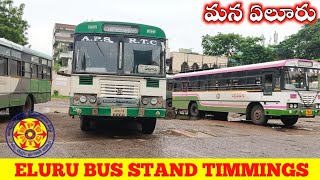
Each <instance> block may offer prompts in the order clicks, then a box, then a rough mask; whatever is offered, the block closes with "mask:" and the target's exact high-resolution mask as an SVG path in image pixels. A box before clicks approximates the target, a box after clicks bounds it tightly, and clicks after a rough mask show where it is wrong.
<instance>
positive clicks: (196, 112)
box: [188, 102, 205, 118]
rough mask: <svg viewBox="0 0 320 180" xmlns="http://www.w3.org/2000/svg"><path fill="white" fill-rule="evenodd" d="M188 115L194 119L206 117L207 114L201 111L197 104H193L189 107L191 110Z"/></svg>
mask: <svg viewBox="0 0 320 180" xmlns="http://www.w3.org/2000/svg"><path fill="white" fill-rule="evenodd" d="M188 114H189V116H193V117H201V118H203V117H205V112H203V111H200V110H199V109H198V104H197V103H196V102H191V103H190V105H189V109H188Z"/></svg>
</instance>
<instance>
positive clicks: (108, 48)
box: [75, 35, 119, 74]
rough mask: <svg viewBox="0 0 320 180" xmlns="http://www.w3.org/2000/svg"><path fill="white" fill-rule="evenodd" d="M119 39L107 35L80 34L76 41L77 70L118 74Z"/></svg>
mask: <svg viewBox="0 0 320 180" xmlns="http://www.w3.org/2000/svg"><path fill="white" fill-rule="evenodd" d="M118 42H119V40H118V39H117V38H113V37H105V36H89V35H85V36H78V37H77V38H76V43H75V56H76V57H75V71H76V72H87V73H106V74H116V73H117V64H118V49H119V45H118Z"/></svg>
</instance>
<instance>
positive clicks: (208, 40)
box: [202, 33, 275, 66]
mask: <svg viewBox="0 0 320 180" xmlns="http://www.w3.org/2000/svg"><path fill="white" fill-rule="evenodd" d="M261 40H262V39H261V38H258V37H243V36H241V35H239V34H233V33H231V34H222V33H219V34H218V35H216V36H210V35H206V36H203V37H202V47H203V49H204V54H206V55H213V56H226V57H228V59H229V61H228V66H236V65H245V64H253V63H260V62H267V61H273V60H274V59H275V53H274V52H273V49H271V48H269V47H264V46H262V45H260V44H259V43H260V42H261Z"/></svg>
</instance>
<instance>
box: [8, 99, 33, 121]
mask: <svg viewBox="0 0 320 180" xmlns="http://www.w3.org/2000/svg"><path fill="white" fill-rule="evenodd" d="M33 109H34V103H33V101H32V99H31V97H30V96H28V97H27V99H26V102H25V103H24V105H23V106H15V107H10V108H9V114H10V118H13V117H14V116H16V115H17V114H20V113H22V112H28V111H33Z"/></svg>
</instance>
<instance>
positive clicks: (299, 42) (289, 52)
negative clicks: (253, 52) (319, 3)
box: [276, 19, 320, 59]
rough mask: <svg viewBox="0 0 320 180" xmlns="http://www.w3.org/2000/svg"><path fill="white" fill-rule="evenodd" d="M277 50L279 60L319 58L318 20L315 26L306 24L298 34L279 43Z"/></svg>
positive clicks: (319, 35)
mask: <svg viewBox="0 0 320 180" xmlns="http://www.w3.org/2000/svg"><path fill="white" fill-rule="evenodd" d="M276 48H277V56H278V57H279V59H289V58H301V59H319V58H320V19H318V21H317V22H316V23H315V24H306V25H304V26H303V27H302V29H301V30H299V31H298V33H296V34H293V35H291V36H289V38H288V39H286V40H284V41H282V42H280V44H279V45H278V46H277V47H276Z"/></svg>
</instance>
